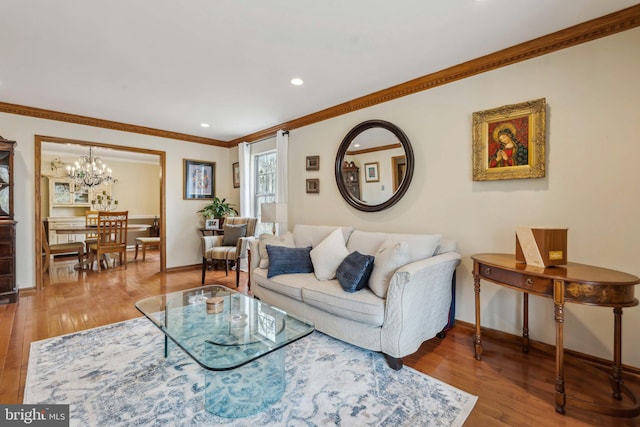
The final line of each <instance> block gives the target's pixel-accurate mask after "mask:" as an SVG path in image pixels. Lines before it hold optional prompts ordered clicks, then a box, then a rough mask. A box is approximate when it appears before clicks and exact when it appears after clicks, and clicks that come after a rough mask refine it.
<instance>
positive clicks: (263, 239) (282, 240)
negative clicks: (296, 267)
mask: <svg viewBox="0 0 640 427" xmlns="http://www.w3.org/2000/svg"><path fill="white" fill-rule="evenodd" d="M267 245H271V246H285V247H287V248H293V247H295V244H294V243H293V234H291V232H290V231H288V232H286V233H284V234H281V235H280V236H274V235H273V234H261V235H260V245H259V251H260V265H259V267H260V268H269V254H268V253H267Z"/></svg>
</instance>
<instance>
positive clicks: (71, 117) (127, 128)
mask: <svg viewBox="0 0 640 427" xmlns="http://www.w3.org/2000/svg"><path fill="white" fill-rule="evenodd" d="M0 112H1V113H9V114H19V115H21V116H29V117H36V118H39V119H47V120H55V121H59V122H67V123H74V124H78V125H85V126H93V127H99V128H105V129H111V130H119V131H122V132H131V133H139V134H143V135H151V136H158V137H160V138H169V139H177V140H180V141H187V142H196V143H198V144H207V145H215V146H218V147H228V146H229V144H228V143H226V142H224V141H220V140H217V139H213V138H203V137H201V136H195V135H188V134H185V133H179V132H171V131H166V130H161V129H154V128H148V127H144V126H137V125H130V124H127V123H120V122H114V121H111V120H103V119H96V118H94V117H87V116H80V115H77V114H69V113H62V112H59V111H53V110H45V109H42V108H35V107H27V106H24V105H17V104H9V103H6V102H0Z"/></svg>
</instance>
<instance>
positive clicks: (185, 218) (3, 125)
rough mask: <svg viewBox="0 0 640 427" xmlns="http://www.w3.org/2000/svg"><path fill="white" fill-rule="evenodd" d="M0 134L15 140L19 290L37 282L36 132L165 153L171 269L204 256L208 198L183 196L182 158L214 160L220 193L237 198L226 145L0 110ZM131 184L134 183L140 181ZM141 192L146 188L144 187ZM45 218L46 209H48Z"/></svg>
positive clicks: (195, 262)
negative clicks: (203, 212)
mask: <svg viewBox="0 0 640 427" xmlns="http://www.w3.org/2000/svg"><path fill="white" fill-rule="evenodd" d="M0 135H2V136H3V137H5V138H7V139H11V140H15V141H17V143H18V144H17V147H16V155H15V171H14V177H15V181H16V185H15V195H14V210H15V219H16V221H18V226H17V239H16V240H17V248H16V250H17V256H16V273H17V274H16V276H17V277H16V280H17V283H18V286H19V287H20V288H29V287H33V286H35V260H34V242H35V237H34V234H33V233H34V229H35V197H34V189H35V184H34V177H35V174H34V167H35V160H34V147H35V135H46V136H53V137H60V138H69V139H77V140H83V141H90V142H99V143H105V144H113V145H121V146H130V147H138V148H146V149H152V150H157V151H164V152H166V162H167V168H166V173H167V176H166V177H165V178H166V197H167V200H166V206H167V212H166V213H167V218H166V224H167V227H166V228H167V236H166V237H167V244H166V245H167V268H172V267H179V266H185V265H193V264H199V263H200V262H201V260H202V254H201V250H200V236H201V234H200V232H199V231H198V228H199V227H200V226H201V225H202V220H201V216H200V214H198V213H196V211H198V210H199V209H200V208H202V207H203V206H204V205H205V204H206V203H207V202H206V201H197V200H183V199H182V182H183V178H182V173H183V171H182V160H183V159H184V158H189V159H202V160H209V161H215V162H216V179H217V180H218V182H217V183H216V194H217V195H219V196H222V197H227V199H229V200H230V201H231V202H232V203H237V202H238V198H237V197H235V198H234V197H233V196H234V195H235V192H232V191H231V188H232V182H231V161H230V160H229V159H230V157H229V156H230V152H231V151H232V150H229V149H227V148H220V147H213V146H209V145H204V144H195V143H188V142H184V141H176V140H171V139H166V138H159V137H153V136H146V135H138V134H132V133H127V132H120V131H114V130H109V129H101V128H94V127H90V126H83V125H75V124H69V123H63V122H56V121H51V120H44V119H38V118H33V117H24V116H19V115H14V114H6V113H0ZM128 185H131V186H136V185H137V183H136V182H130V183H128ZM140 191H145V189H144V188H141V189H140ZM44 216H46V213H44Z"/></svg>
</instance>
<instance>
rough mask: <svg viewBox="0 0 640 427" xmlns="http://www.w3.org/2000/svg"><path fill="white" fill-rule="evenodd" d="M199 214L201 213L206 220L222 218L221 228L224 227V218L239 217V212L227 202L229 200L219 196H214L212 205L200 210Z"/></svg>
mask: <svg viewBox="0 0 640 427" xmlns="http://www.w3.org/2000/svg"><path fill="white" fill-rule="evenodd" d="M198 213H201V214H202V217H203V218H204V219H205V220H207V219H215V218H220V226H222V222H223V221H224V217H226V216H234V215H238V211H237V210H235V208H233V206H232V205H231V203H229V202H227V199H221V198H219V197H217V196H214V197H213V200H212V201H211V203H209V204H208V205H206V206H205V207H204V208H202V209H200V210H199V211H198Z"/></svg>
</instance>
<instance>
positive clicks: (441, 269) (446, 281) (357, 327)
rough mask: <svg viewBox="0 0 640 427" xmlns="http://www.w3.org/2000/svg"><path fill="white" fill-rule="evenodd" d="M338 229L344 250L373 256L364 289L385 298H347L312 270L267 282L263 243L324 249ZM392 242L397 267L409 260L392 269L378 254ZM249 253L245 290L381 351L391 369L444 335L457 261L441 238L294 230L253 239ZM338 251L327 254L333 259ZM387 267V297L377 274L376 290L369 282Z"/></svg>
mask: <svg viewBox="0 0 640 427" xmlns="http://www.w3.org/2000/svg"><path fill="white" fill-rule="evenodd" d="M336 229H340V231H341V233H342V236H343V238H344V243H345V247H346V251H348V253H352V252H354V251H358V252H359V253H361V254H366V255H374V256H376V258H375V259H376V261H374V272H373V273H372V275H371V279H370V283H369V286H371V287H373V288H374V289H376V293H377V294H379V295H381V296H382V297H380V296H378V295H376V293H374V291H372V289H370V288H369V287H365V288H363V289H361V290H358V291H356V292H353V293H349V292H345V290H344V289H343V287H342V286H341V284H340V283H339V281H338V280H337V279H332V280H318V279H317V277H316V273H317V270H318V269H317V268H316V272H315V273H297V274H280V275H275V276H273V277H271V278H268V271H269V268H268V256H267V257H265V255H268V254H267V253H266V250H265V249H266V246H267V245H277V246H289V247H297V248H305V247H309V246H311V247H313V248H314V250H315V249H317V248H321V247H322V245H324V244H325V243H326V241H327V240H329V238H328V236H330V235H331V234H332V233H333V235H334V236H335V234H336V233H335V232H334V231H335V230H336ZM325 239H326V240H325ZM323 242H325V243H323ZM389 245H395V249H394V250H395V251H396V252H397V253H400V252H402V253H403V255H404V256H399V257H396V259H395V261H396V262H398V261H401V260H403V259H404V261H406V262H405V263H404V265H401V266H399V267H398V268H397V269H395V268H394V265H390V263H389V262H388V259H386V258H384V253H383V252H381V250H382V248H383V247H389ZM270 250H273V248H270ZM250 251H251V252H250V261H249V262H250V264H249V271H250V286H251V291H252V293H253V295H254V296H255V297H256V298H259V299H260V300H262V301H264V302H266V303H268V304H270V305H273V306H275V307H279V308H281V309H283V310H285V311H287V312H289V313H292V314H294V315H297V316H299V317H302V318H305V319H308V320H311V321H312V322H313V323H314V324H315V327H316V329H317V330H318V331H320V332H323V333H325V334H327V335H330V336H333V337H335V338H338V339H340V340H343V341H346V342H349V343H351V344H354V345H357V346H359V347H363V348H366V349H370V350H373V351H378V352H382V353H383V354H384V355H385V357H386V359H387V362H388V364H389V366H391V367H392V368H394V369H400V368H401V367H402V357H404V356H407V355H409V354H412V353H414V352H415V351H416V350H417V349H418V348H419V347H420V345H421V344H422V343H423V342H424V341H426V340H429V339H431V338H433V337H435V336H436V335H438V336H441V337H443V336H444V332H445V331H446V329H447V326H448V325H450V324H451V323H450V321H451V322H452V320H453V313H451V318H450V309H451V308H452V307H453V304H452V298H453V292H452V290H453V289H454V288H453V286H454V284H455V282H454V280H455V269H456V267H457V266H458V264H459V263H460V258H461V257H460V254H458V253H457V252H456V244H455V242H454V241H452V240H446V239H442V238H441V236H440V235H428V234H393V233H378V232H367V231H360V230H354V229H353V227H335V226H314V225H296V226H295V228H294V230H293V233H287V234H285V235H283V236H277V237H276V236H264V235H263V236H261V238H260V239H257V240H255V241H253V242H250ZM318 251H320V249H318ZM326 252H327V251H325V253H326ZM338 252H340V251H339V250H333V251H330V253H332V254H335V253H338ZM345 253H346V252H345ZM387 253H389V252H387ZM272 254H273V252H272ZM265 258H267V259H265ZM385 263H386V265H385ZM274 265H275V264H274ZM314 266H316V264H315V263H314ZM385 267H386V268H388V267H391V268H392V269H391V270H389V271H390V273H389V276H390V278H388V276H387V279H385V280H384V284H385V285H386V286H388V288H387V289H386V292H385V289H382V290H381V289H380V283H381V282H380V277H381V275H380V274H377V276H376V280H377V281H376V283H377V285H376V286H373V283H371V280H373V278H374V275H375V274H376V269H378V270H379V271H378V273H379V272H380V271H382V272H384V268H385ZM274 268H275V267H274ZM382 277H383V276H382Z"/></svg>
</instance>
